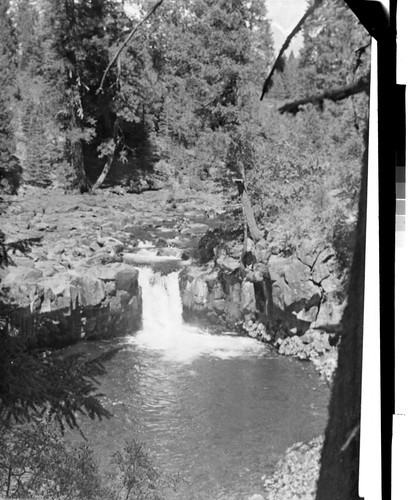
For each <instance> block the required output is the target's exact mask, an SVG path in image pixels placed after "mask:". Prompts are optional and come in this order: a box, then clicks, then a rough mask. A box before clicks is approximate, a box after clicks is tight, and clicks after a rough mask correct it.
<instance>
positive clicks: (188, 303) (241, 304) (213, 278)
mask: <svg viewBox="0 0 409 500" xmlns="http://www.w3.org/2000/svg"><path fill="white" fill-rule="evenodd" d="M180 287H181V293H182V303H183V307H184V316H185V319H186V320H188V321H195V320H200V321H201V322H202V323H203V322H204V323H210V324H212V325H213V326H215V327H219V328H226V327H230V328H232V327H234V326H235V325H236V323H239V322H240V321H241V320H242V319H243V315H248V314H255V312H256V299H255V292H254V287H253V285H252V284H251V283H250V282H246V281H245V282H243V281H242V279H241V277H240V275H239V274H238V273H237V272H230V273H229V272H227V271H226V270H225V269H220V268H219V267H218V266H213V265H210V266H208V267H206V268H203V267H195V266H189V267H188V268H186V269H184V270H183V271H182V272H181V274H180Z"/></svg>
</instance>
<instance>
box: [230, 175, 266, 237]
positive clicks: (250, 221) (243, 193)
mask: <svg viewBox="0 0 409 500" xmlns="http://www.w3.org/2000/svg"><path fill="white" fill-rule="evenodd" d="M235 182H236V184H237V188H238V190H239V194H240V198H241V206H242V208H243V215H244V220H245V223H246V224H247V227H248V228H249V231H250V235H251V238H252V240H253V241H254V242H255V243H257V241H260V240H261V239H262V238H263V233H262V232H261V231H260V229H259V227H258V225H257V221H256V218H255V216H254V211H253V207H252V206H251V201H250V197H249V194H248V192H247V189H246V186H245V181H244V180H243V179H235Z"/></svg>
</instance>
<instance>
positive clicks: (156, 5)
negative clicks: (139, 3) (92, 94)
mask: <svg viewBox="0 0 409 500" xmlns="http://www.w3.org/2000/svg"><path fill="white" fill-rule="evenodd" d="M163 2H164V0H159V1H158V2H156V3H155V5H154V6H153V7H152V9H151V10H150V11H149V12H148V14H146V16H145V17H144V18H143V19H142V20H141V21H139V23H138V24H137V25H136V26H135V27H134V28H133V30H132V31H131V32H130V33H129V35H128V36H127V38H126V40H125V41H124V42H123V44H122V45H121V46H120V47H119V49H118V50H117V52H116V54H115V56H114V57H113V58H112V59H111V61H110V62H109V64H108V66H107V68H106V70H105V71H104V74H103V76H102V79H101V83H100V84H99V87H98V90H97V94H99V93H100V92H101V91H102V87H103V85H104V82H105V78H106V76H107V74H108V71H109V70H110V69H111V68H112V66H113V65H114V64H115V62H116V61H117V59H118V57H119V56H120V55H121V52H122V51H123V50H124V48H125V47H126V46H127V45H128V43H129V42H130V41H131V39H132V37H133V36H134V35H135V33H136V32H137V30H138V28H139V27H140V26H141V25H142V24H143V23H144V22H145V21H147V20H148V19H149V18H150V17H151V15H152V14H153V13H154V12H155V11H156V9H157V8H158V7H160V6H161V5H162V3H163Z"/></svg>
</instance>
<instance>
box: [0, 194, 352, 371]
mask: <svg viewBox="0 0 409 500" xmlns="http://www.w3.org/2000/svg"><path fill="white" fill-rule="evenodd" d="M5 203H6V207H7V209H6V211H5V213H4V214H3V215H2V222H3V231H4V233H5V235H6V238H7V239H6V241H8V242H13V241H18V240H22V239H23V240H24V239H27V240H29V241H30V243H29V245H28V251H27V252H20V251H17V252H16V253H15V254H14V255H12V258H13V262H14V266H9V267H8V268H6V269H3V270H1V281H2V283H1V286H2V288H3V290H6V292H7V294H8V295H9V297H10V298H11V299H12V301H13V302H14V304H15V305H16V311H15V313H13V315H12V317H13V321H14V323H15V325H16V326H18V327H20V328H23V330H25V331H27V332H29V331H30V332H34V333H32V335H33V336H34V339H33V342H34V343H36V344H37V345H64V344H67V343H72V342H75V341H76V340H78V339H81V338H85V339H96V338H103V337H110V336H113V335H118V334H119V335H123V334H125V333H127V332H130V331H135V330H137V329H138V328H139V326H140V321H141V313H142V300H141V291H140V288H139V284H138V270H137V269H136V268H135V265H138V264H141V263H143V255H142V253H141V245H142V246H144V245H145V244H146V242H150V243H149V244H150V245H151V246H152V247H153V250H154V251H155V252H156V254H157V255H158V256H164V257H169V256H173V257H175V259H177V260H178V261H179V262H183V263H184V264H185V265H184V269H183V270H182V271H181V273H180V288H181V294H182V301H183V306H184V317H185V320H187V321H189V322H200V323H201V324H208V325H211V327H212V328H213V329H216V330H217V329H219V330H224V331H226V330H228V331H229V330H230V331H231V330H234V331H236V332H239V333H241V334H243V335H249V336H252V337H255V338H258V339H260V340H262V341H265V342H268V343H272V344H274V345H276V346H277V347H278V349H279V352H280V353H282V354H286V355H294V356H298V357H300V358H302V359H311V360H312V361H313V362H314V363H315V364H316V365H317V366H318V367H319V369H320V371H321V373H322V375H323V376H325V377H326V378H327V379H330V378H331V374H332V372H333V369H334V367H335V365H336V350H335V348H334V347H333V346H332V345H331V344H333V343H334V342H333V339H334V337H336V334H337V331H338V330H337V329H338V324H339V321H340V318H341V315H342V311H343V308H344V306H345V299H344V296H343V294H342V292H341V290H342V284H341V279H342V278H341V277H340V275H339V272H338V270H337V267H336V261H335V255H334V252H333V251H332V250H331V248H329V247H328V246H322V245H321V246H320V245H317V246H316V247H313V248H311V247H309V248H303V247H299V248H298V249H297V251H296V252H293V253H292V254H291V255H289V254H288V252H287V253H286V251H285V245H284V243H283V242H282V241H281V240H280V237H279V235H278V234H277V232H276V231H274V230H272V229H270V230H266V231H265V238H263V239H262V240H260V241H259V242H257V243H254V242H253V241H251V240H250V239H249V240H248V242H247V247H246V249H245V250H246V253H247V257H246V258H247V261H246V263H245V265H244V266H243V253H242V252H243V248H242V247H243V245H242V244H240V243H239V242H234V241H232V242H227V243H226V242H225V241H223V239H222V238H221V235H220V229H219V226H220V224H221V222H222V218H223V210H222V202H221V199H220V198H219V197H218V196H216V195H210V194H208V193H206V192H204V191H193V190H190V189H185V190H182V189H176V190H175V189H174V190H166V189H162V190H160V191H150V192H144V193H141V194H138V195H135V194H127V193H125V194H118V193H117V192H116V191H114V190H112V191H109V190H105V191H103V192H100V193H98V194H83V195H77V194H65V193H63V192H62V191H59V190H46V189H40V188H33V187H26V188H24V189H22V190H20V192H19V194H18V195H17V196H9V197H6V198H5ZM204 236H206V237H205V238H204Z"/></svg>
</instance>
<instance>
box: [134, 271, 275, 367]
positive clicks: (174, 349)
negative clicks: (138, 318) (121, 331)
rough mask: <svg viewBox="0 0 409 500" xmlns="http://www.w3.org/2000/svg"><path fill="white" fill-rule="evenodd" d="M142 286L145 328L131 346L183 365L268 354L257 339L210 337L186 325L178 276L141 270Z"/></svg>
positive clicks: (210, 335)
mask: <svg viewBox="0 0 409 500" xmlns="http://www.w3.org/2000/svg"><path fill="white" fill-rule="evenodd" d="M139 284H140V286H141V288H142V304H143V307H142V309H143V313H142V321H143V327H142V330H141V331H139V332H137V333H136V334H134V335H133V336H131V337H128V339H127V340H128V343H130V344H134V345H137V346H139V347H140V348H143V349H146V350H153V351H156V352H159V353H160V354H161V355H162V356H163V357H165V358H167V359H169V360H171V361H176V362H181V363H190V362H192V361H193V360H194V359H196V358H198V357H200V356H212V357H217V358H221V359H228V358H233V357H239V356H246V357H248V356H263V355H266V354H267V347H266V346H265V345H264V344H262V343H260V342H258V341H257V340H255V339H252V338H246V337H233V336H229V335H215V334H210V333H208V332H206V331H204V330H202V329H200V328H198V327H195V326H192V325H188V324H186V323H184V321H183V315H182V313H183V306H182V299H181V295H180V289H179V273H178V272H176V271H174V272H171V273H169V274H161V273H160V271H155V270H154V269H152V268H151V267H140V268H139Z"/></svg>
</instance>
